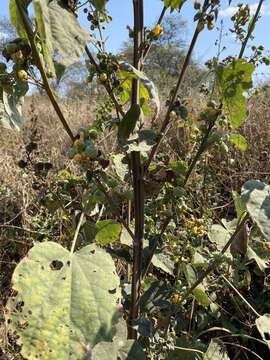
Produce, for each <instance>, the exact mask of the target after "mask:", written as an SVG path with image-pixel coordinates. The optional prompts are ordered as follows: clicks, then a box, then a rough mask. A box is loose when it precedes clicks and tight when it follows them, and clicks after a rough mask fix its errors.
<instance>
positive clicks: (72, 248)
mask: <svg viewBox="0 0 270 360" xmlns="http://www.w3.org/2000/svg"><path fill="white" fill-rule="evenodd" d="M83 219H84V213H83V212H82V213H81V216H80V219H79V222H78V225H77V227H76V230H75V234H74V237H73V240H72V244H71V249H70V254H73V253H74V250H75V246H76V242H77V238H78V235H79V232H80V228H81V226H82V222H83Z"/></svg>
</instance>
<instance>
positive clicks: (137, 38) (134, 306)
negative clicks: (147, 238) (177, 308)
mask: <svg viewBox="0 0 270 360" xmlns="http://www.w3.org/2000/svg"><path fill="white" fill-rule="evenodd" d="M133 9H134V52H133V66H134V67H135V68H136V69H138V70H140V68H141V57H142V54H141V44H142V41H143V26H144V25H143V0H133ZM139 85H140V84H139V80H138V79H134V80H133V83H132V97H131V103H132V104H133V105H134V104H139V92H140V90H139ZM131 167H132V175H133V189H134V217H135V239H134V242H133V271H132V284H131V305H130V313H129V321H128V338H129V339H136V338H137V331H136V330H135V329H134V327H133V326H134V322H135V321H136V319H137V318H138V315H139V299H140V290H141V278H142V256H143V236H144V182H143V166H142V163H141V154H140V152H139V151H133V152H132V153H131Z"/></svg>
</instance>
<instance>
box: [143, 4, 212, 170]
mask: <svg viewBox="0 0 270 360" xmlns="http://www.w3.org/2000/svg"><path fill="white" fill-rule="evenodd" d="M205 3H206V1H205V2H204V5H203V7H204V6H205ZM199 24H200V22H198V24H197V26H196V29H195V31H194V34H193V37H192V40H191V43H190V45H189V49H188V52H187V54H186V57H185V60H184V63H183V66H182V69H181V72H180V74H179V78H178V81H177V84H176V86H175V88H174V91H173V94H172V96H171V99H170V103H169V106H168V109H167V112H166V115H165V119H164V121H163V123H162V125H161V129H160V132H159V134H158V135H157V140H156V144H155V145H154V146H153V148H152V150H151V153H150V155H149V158H148V160H147V162H146V164H145V169H148V167H149V165H150V164H151V161H152V160H153V158H154V156H155V154H156V152H157V150H158V147H159V144H160V142H161V141H162V139H163V136H164V132H165V130H166V128H167V126H168V124H169V122H170V113H171V111H172V108H173V104H174V102H175V100H176V97H177V94H178V91H179V89H180V86H181V84H182V81H183V79H184V76H185V73H186V71H187V68H188V66H189V63H190V60H191V55H192V52H193V50H194V47H195V44H196V42H197V39H198V36H199V33H200V28H199V26H198V25H199Z"/></svg>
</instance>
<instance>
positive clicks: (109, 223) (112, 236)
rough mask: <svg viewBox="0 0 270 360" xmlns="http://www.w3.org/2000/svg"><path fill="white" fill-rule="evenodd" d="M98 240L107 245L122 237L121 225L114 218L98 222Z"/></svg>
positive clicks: (99, 242)
mask: <svg viewBox="0 0 270 360" xmlns="http://www.w3.org/2000/svg"><path fill="white" fill-rule="evenodd" d="M96 228H97V234H96V242H97V243H98V244H102V245H107V244H111V243H113V242H115V241H118V240H119V239H120V234H121V225H120V224H119V223H118V222H116V221H114V220H101V221H98V222H97V223H96Z"/></svg>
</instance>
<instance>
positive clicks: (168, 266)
mask: <svg viewBox="0 0 270 360" xmlns="http://www.w3.org/2000/svg"><path fill="white" fill-rule="evenodd" d="M152 264H153V265H154V266H155V267H156V268H158V269H160V270H162V271H164V272H165V273H166V274H169V275H171V276H174V273H173V270H174V263H173V261H172V260H171V259H170V258H169V256H168V255H166V254H162V253H160V254H154V256H153V258H152Z"/></svg>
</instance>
